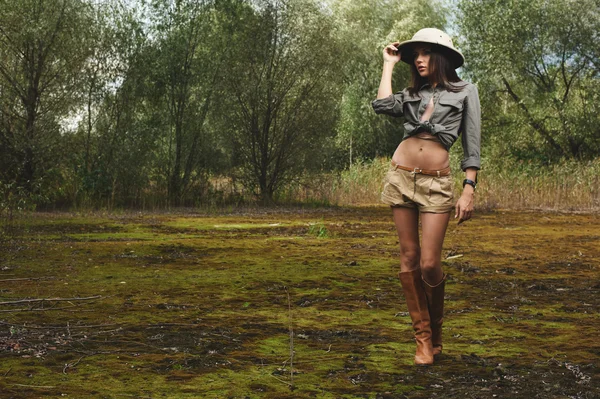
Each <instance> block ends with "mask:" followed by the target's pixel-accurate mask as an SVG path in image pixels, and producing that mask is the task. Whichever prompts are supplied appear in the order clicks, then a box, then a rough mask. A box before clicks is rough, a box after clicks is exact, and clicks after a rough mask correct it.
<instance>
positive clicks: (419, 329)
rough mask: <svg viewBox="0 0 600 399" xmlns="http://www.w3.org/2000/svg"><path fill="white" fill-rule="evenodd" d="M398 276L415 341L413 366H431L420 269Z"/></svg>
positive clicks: (429, 336)
mask: <svg viewBox="0 0 600 399" xmlns="http://www.w3.org/2000/svg"><path fill="white" fill-rule="evenodd" d="M398 276H400V283H401V284H402V289H403V290H404V297H405V298H406V306H407V307H408V313H409V314H410V318H411V320H412V325H413V329H414V330H415V340H416V341H417V351H416V353H415V364H418V365H426V364H433V346H432V343H431V327H430V321H429V310H428V309H427V297H426V296H425V290H424V289H423V284H422V283H421V269H415V270H411V271H409V272H400V273H398Z"/></svg>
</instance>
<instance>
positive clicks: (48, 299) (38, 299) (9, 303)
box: [0, 295, 102, 305]
mask: <svg viewBox="0 0 600 399" xmlns="http://www.w3.org/2000/svg"><path fill="white" fill-rule="evenodd" d="M98 298H102V295H95V296H88V297H81V298H34V299H21V300H18V301H8V302H0V305H13V304H17V303H31V302H44V301H48V302H58V301H87V300H89V299H98Z"/></svg>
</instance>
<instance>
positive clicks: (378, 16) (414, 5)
mask: <svg viewBox="0 0 600 399" xmlns="http://www.w3.org/2000/svg"><path fill="white" fill-rule="evenodd" d="M328 3H329V4H330V7H331V10H332V14H333V18H334V21H335V35H336V39H337V42H338V43H339V44H338V47H337V48H336V54H337V55H338V56H339V58H340V59H341V60H342V61H343V62H342V65H341V69H340V71H339V73H340V74H341V75H342V77H343V84H342V85H341V86H340V90H339V99H340V105H339V109H340V120H339V122H338V124H337V125H336V139H335V144H336V149H337V151H338V154H340V155H341V157H340V158H342V159H340V161H339V164H341V165H348V164H352V163H353V162H354V161H356V160H360V159H373V158H374V157H376V156H378V155H379V156H383V155H387V154H391V153H392V152H393V151H394V149H395V148H396V146H397V145H398V143H399V142H400V139H401V138H402V127H401V120H400V119H396V118H387V117H382V116H377V115H375V113H374V112H373V109H372V107H371V101H372V100H374V99H375V97H376V96H377V88H378V86H379V81H380V79H381V68H382V62H383V61H382V50H383V48H384V47H385V46H386V45H387V44H389V43H391V42H394V41H402V40H407V39H410V38H411V37H412V35H413V34H414V33H415V32H416V31H418V30H419V29H421V28H423V27H425V26H432V27H439V28H443V27H444V24H445V20H444V10H443V8H442V7H441V4H440V3H438V2H435V1H434V2H431V1H421V0H418V1H410V2H408V1H403V0H393V1H382V0H377V1H370V0H368V1H367V0H358V1H357V0H329V1H328ZM409 77H410V72H409V69H408V67H407V66H406V65H405V64H404V63H399V64H398V65H397V66H396V68H395V71H394V76H393V87H394V90H395V91H400V90H402V89H403V88H404V87H406V85H407V83H408V81H409Z"/></svg>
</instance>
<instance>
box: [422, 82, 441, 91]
mask: <svg viewBox="0 0 600 399" xmlns="http://www.w3.org/2000/svg"><path fill="white" fill-rule="evenodd" d="M427 87H431V84H429V82H427V83H425V84H424V85H423V86H421V87H420V88H419V91H421V90H423V89H425V88H427ZM438 87H444V84H443V83H438V84H437V86H436V87H435V88H436V89H437V88H438Z"/></svg>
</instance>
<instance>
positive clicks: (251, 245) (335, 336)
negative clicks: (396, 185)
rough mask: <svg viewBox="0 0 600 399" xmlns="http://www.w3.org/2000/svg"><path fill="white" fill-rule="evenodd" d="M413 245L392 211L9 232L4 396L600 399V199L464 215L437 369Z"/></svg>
mask: <svg viewBox="0 0 600 399" xmlns="http://www.w3.org/2000/svg"><path fill="white" fill-rule="evenodd" d="M398 252H399V250H398V243H397V238H396V233H395V231H394V228H393V224H392V221H391V215H390V212H389V209H388V208H386V207H372V208H327V209H310V210H306V209H275V210H268V211H264V210H262V211H259V210H248V209H246V210H238V211H233V212H230V213H220V214H216V213H214V214H201V213H171V214H134V213H129V214H120V215H100V214H95V215H73V214H64V213H61V214H36V215H33V216H30V217H27V218H25V219H22V220H19V221H17V222H15V223H14V224H13V225H12V226H11V238H8V239H5V240H4V241H2V242H0V302H1V303H0V397H2V398H40V397H49V398H51V397H72V398H119V397H139V398H304V397H306V398H309V397H314V398H578V399H583V398H586V399H588V398H600V369H599V366H600V364H599V362H598V359H599V356H600V333H599V330H600V316H599V309H600V297H599V295H598V294H599V292H600V278H599V277H600V218H598V216H597V215H590V214H587V215H586V214H556V213H540V212H520V213H516V212H494V213H485V214H481V213H480V214H478V215H476V217H475V218H474V220H472V221H470V222H468V223H465V224H464V225H461V226H456V223H452V224H451V226H450V228H449V231H448V234H447V238H446V242H445V247H444V261H443V267H444V270H445V272H447V273H448V274H449V277H448V281H447V285H446V319H445V320H446V321H445V324H444V339H445V342H444V354H443V356H442V358H441V359H440V360H439V361H437V362H436V363H435V364H434V365H433V366H430V367H415V366H413V365H412V361H413V356H414V341H413V340H412V333H411V325H410V320H409V317H408V314H407V312H406V308H405V305H404V300H403V297H402V293H401V290H400V285H399V283H398V280H397V272H398ZM292 348H293V357H292V356H291V355H290V353H291V349H292Z"/></svg>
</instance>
